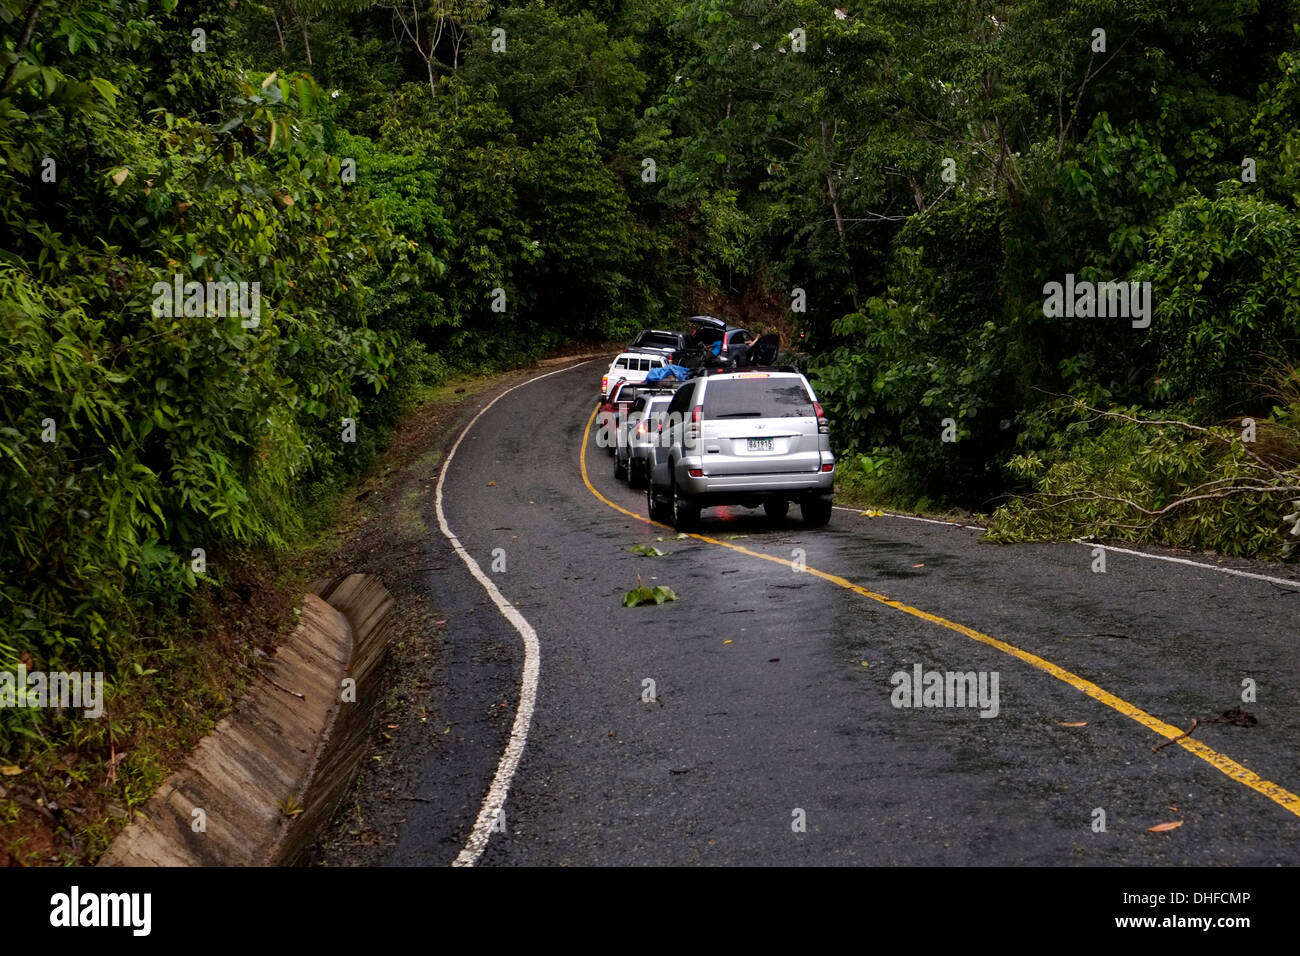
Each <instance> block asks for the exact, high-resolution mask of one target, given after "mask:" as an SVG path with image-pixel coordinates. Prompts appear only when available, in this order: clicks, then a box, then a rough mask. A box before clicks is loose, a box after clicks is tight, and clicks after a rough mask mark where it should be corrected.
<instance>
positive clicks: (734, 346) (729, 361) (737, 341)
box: [689, 315, 751, 365]
mask: <svg viewBox="0 0 1300 956" xmlns="http://www.w3.org/2000/svg"><path fill="white" fill-rule="evenodd" d="M689 321H690V322H691V324H692V325H694V326H695V331H694V332H692V333H691V338H690V345H689V351H691V352H692V353H702V354H703V357H704V360H705V362H706V363H708V361H709V359H708V357H709V356H713V357H714V359H715V360H716V363H717V364H721V365H743V364H744V363H745V358H746V355H747V353H748V352H749V346H750V343H751V337H750V334H749V332H748V331H747V330H746V329H742V328H738V327H736V326H734V325H728V324H727V323H726V322H724V321H723V320H722V319H716V318H714V317H713V316H711V315H693V316H691V318H690V320H689ZM719 342H721V345H720V347H719V345H718V343H719Z"/></svg>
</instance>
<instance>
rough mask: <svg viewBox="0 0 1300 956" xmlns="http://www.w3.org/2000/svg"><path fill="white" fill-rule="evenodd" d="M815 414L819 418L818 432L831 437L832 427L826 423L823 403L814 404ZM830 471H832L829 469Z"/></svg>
mask: <svg viewBox="0 0 1300 956" xmlns="http://www.w3.org/2000/svg"><path fill="white" fill-rule="evenodd" d="M813 412H814V414H816V416H817V431H818V433H820V434H822V435H829V434H830V432H831V427H830V425H828V424H827V423H826V413H825V412H824V411H822V405H821V402H813ZM827 470H828V471H829V470H830V469H827Z"/></svg>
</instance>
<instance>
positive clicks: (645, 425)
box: [636, 418, 650, 435]
mask: <svg viewBox="0 0 1300 956" xmlns="http://www.w3.org/2000/svg"><path fill="white" fill-rule="evenodd" d="M648 431H650V423H649V422H647V421H646V420H645V419H644V418H643V419H641V420H640V421H639V422H637V424H636V433H637V434H638V435H644V434H646V433H647V432H648Z"/></svg>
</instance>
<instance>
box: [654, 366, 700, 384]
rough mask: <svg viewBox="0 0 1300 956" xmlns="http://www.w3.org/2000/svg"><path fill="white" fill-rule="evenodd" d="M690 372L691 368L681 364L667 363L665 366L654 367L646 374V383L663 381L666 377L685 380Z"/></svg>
mask: <svg viewBox="0 0 1300 956" xmlns="http://www.w3.org/2000/svg"><path fill="white" fill-rule="evenodd" d="M690 374H691V370H690V369H688V368H683V367H682V366H680V365H665V366H664V367H663V368H652V369H651V370H650V372H649V374H647V375H646V377H645V380H646V384H649V383H651V382H662V381H663V380H664V379H666V378H676V379H680V380H681V381H683V382H684V381H686V379H687V377H688V376H689V375H690Z"/></svg>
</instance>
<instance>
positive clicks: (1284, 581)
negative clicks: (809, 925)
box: [835, 505, 1300, 591]
mask: <svg viewBox="0 0 1300 956" xmlns="http://www.w3.org/2000/svg"><path fill="white" fill-rule="evenodd" d="M835 510H837V511H852V512H856V513H857V514H858V515H861V514H862V512H864V511H869V510H871V509H868V508H845V507H843V506H842V505H836V506H835ZM880 517H883V518H902V519H903V520H904V521H924V522H925V523H926V524H942V525H947V526H948V527H950V528H973V529H974V530H976V531H985V530H987V529H985V528H982V527H980V526H979V525H977V524H958V523H957V522H955V521H940V520H938V519H936V518H921V517H918V516H917V515H901V514H896V513H894V512H891V511H882V512H881V513H880ZM1070 542H1071V543H1072V544H1079V545H1083V546H1084V547H1086V548H1101V549H1102V550H1103V551H1114V552H1115V553H1116V554H1131V555H1133V557H1135V558H1146V559H1147V560H1149V561H1168V562H1169V563H1170V564H1186V565H1190V566H1191V567H1193V568H1200V569H1202V570H1204V571H1217V572H1218V573H1219V574H1231V575H1233V576H1234V577H1238V578H1251V579H1252V580H1255V581H1267V582H1269V583H1270V584H1281V585H1284V586H1285V587H1288V588H1292V589H1293V590H1297V591H1300V581H1295V580H1291V579H1290V578H1275V577H1273V576H1272V575H1270V574H1256V573H1255V572H1253V571H1238V570H1237V569H1236V568H1221V567H1218V566H1217V565H1213V564H1206V563H1205V562H1204V561H1192V560H1191V559H1189V558H1175V557H1172V556H1170V555H1164V554H1149V553H1148V552H1146V551H1133V550H1130V549H1129V548H1117V547H1115V546H1114V545H1110V544H1098V543H1097V542H1095V541H1085V540H1084V539H1082V538H1071V539H1070Z"/></svg>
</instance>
